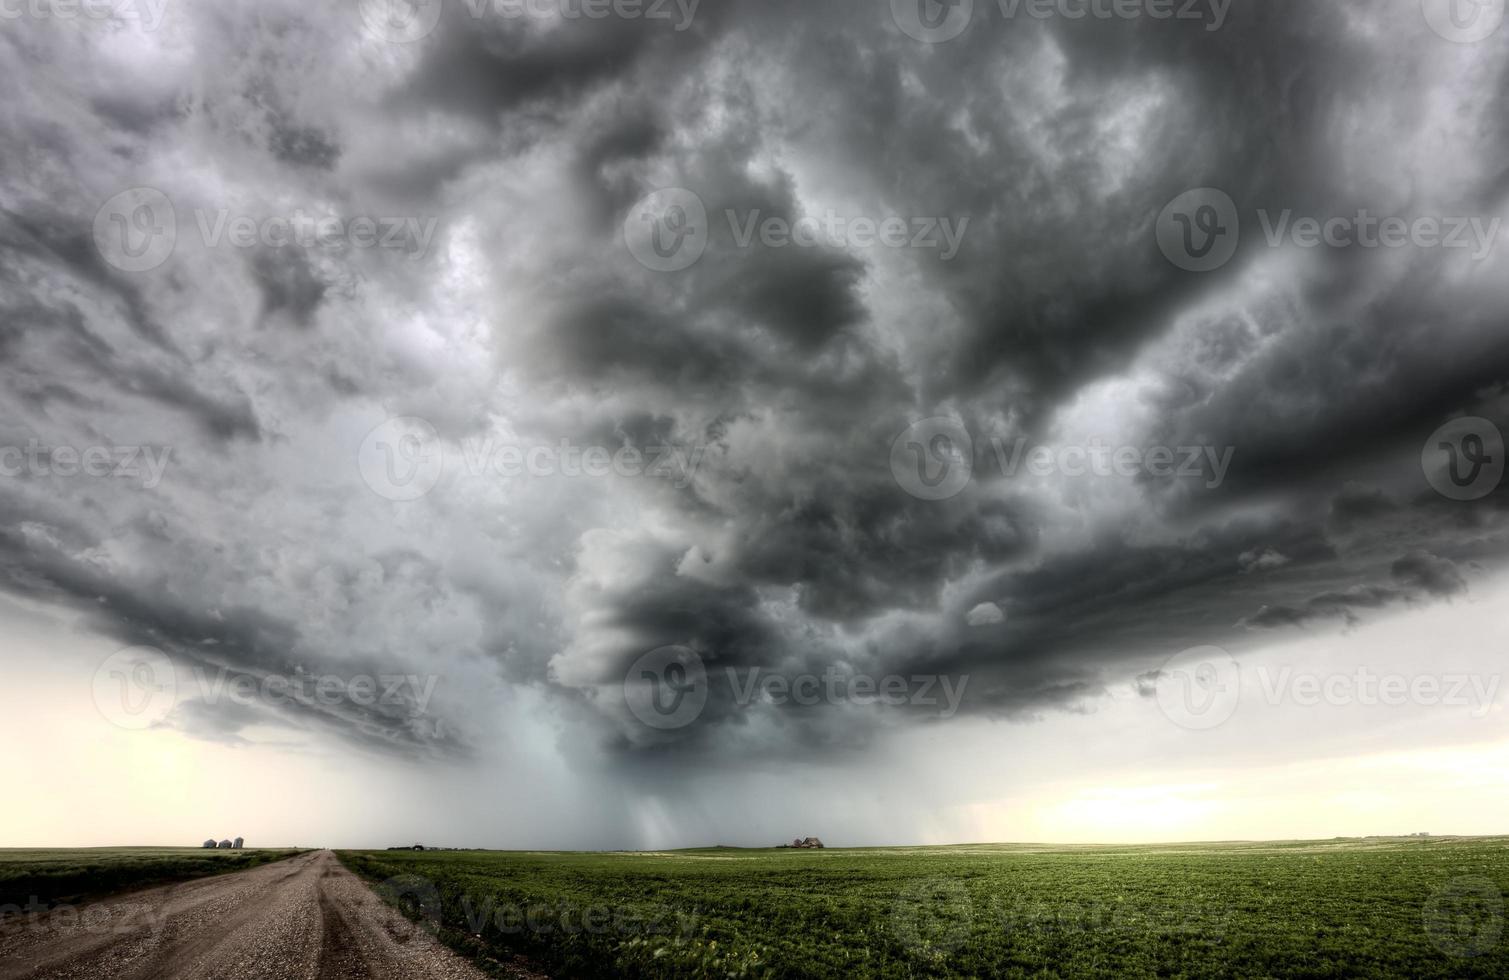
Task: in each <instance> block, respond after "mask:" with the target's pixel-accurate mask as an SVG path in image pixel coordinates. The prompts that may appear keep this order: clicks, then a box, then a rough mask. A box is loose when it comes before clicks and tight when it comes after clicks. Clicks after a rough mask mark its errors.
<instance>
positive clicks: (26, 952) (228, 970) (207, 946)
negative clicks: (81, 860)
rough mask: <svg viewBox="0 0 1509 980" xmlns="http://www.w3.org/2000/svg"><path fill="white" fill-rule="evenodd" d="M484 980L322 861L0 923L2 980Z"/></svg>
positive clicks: (319, 856) (299, 860)
mask: <svg viewBox="0 0 1509 980" xmlns="http://www.w3.org/2000/svg"><path fill="white" fill-rule="evenodd" d="M22 977H25V978H43V977H48V978H63V977H68V978H78V980H201V978H202V980H263V978H267V980H271V978H279V980H295V978H297V980H356V978H363V977H374V978H381V980H410V978H415V980H422V978H431V977H434V978H447V980H452V978H454V980H483V978H484V974H483V973H481V972H480V971H479V970H477V969H476V968H474V967H473V966H471V964H469V963H467V962H465V961H464V960H462V959H461V958H460V957H458V956H456V955H455V954H454V953H452V952H450V951H449V950H447V949H446V948H445V947H443V946H441V945H440V943H438V942H437V941H436V940H435V939H433V938H432V937H431V936H430V935H429V934H428V933H426V932H425V931H424V930H423V929H421V928H419V927H418V926H415V925H414V924H413V923H411V922H409V920H408V919H405V918H404V917H403V916H401V915H399V914H398V913H397V912H395V911H394V910H393V909H391V908H389V907H388V906H387V905H385V904H383V902H382V900H381V899H379V898H378V897H377V896H376V895H375V894H374V893H373V892H372V890H371V889H369V888H368V887H367V886H366V885H365V884H363V883H362V882H361V881H360V880H359V879H358V878H357V877H356V876H355V875H353V874H351V872H349V871H347V870H346V869H345V868H343V867H342V866H341V865H340V863H339V862H338V861H336V859H335V855H334V854H332V853H330V852H329V851H319V852H316V853H313V854H304V855H300V856H299V857H296V858H291V859H289V860H287V861H279V862H278V863H276V864H268V865H263V866H262V867H259V868H254V869H252V870H250V871H242V872H239V873H236V874H228V875H222V876H220V877H216V878H201V879H199V880H197V881H190V882H187V883H185V884H180V885H170V886H168V887H165V888H154V889H151V890H149V891H141V892H134V893H132V894H129V895H123V896H120V897H118V898H113V899H107V900H105V901H102V902H97V903H94V904H91V905H87V906H84V907H82V908H80V909H67V908H65V909H59V910H55V911H53V912H49V913H45V914H39V915H22V916H21V917H19V918H17V917H12V918H11V919H9V920H7V921H5V922H4V923H0V980H13V978H16V980H19V978H22Z"/></svg>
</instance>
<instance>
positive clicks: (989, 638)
mask: <svg viewBox="0 0 1509 980" xmlns="http://www.w3.org/2000/svg"><path fill="white" fill-rule="evenodd" d="M1503 7H1504V4H1503V0H1489V2H1486V3H1477V2H1475V0H1463V2H1460V3H1454V2H1452V0H1441V2H1439V3H1438V2H1436V0H1423V2H1422V0H1328V2H1326V3H1315V2H1310V0H1305V2H1298V0H1296V2H1287V0H1283V2H1280V0H1265V2H1254V0H1231V2H1227V0H1176V2H1172V3H1169V2H1160V0H1146V2H1140V0H1139V2H1133V0H1122V2H1119V3H1113V2H1111V0H1094V2H1081V0H1062V2H1052V3H1049V2H1028V0H1022V2H1021V3H1020V4H1018V3H1016V2H1014V0H1001V2H999V3H998V2H997V0H973V2H972V3H971V2H970V0H954V2H953V3H950V4H940V3H937V2H935V0H829V2H823V3H811V2H795V0H758V2H755V0H749V2H733V0H703V2H702V3H700V4H699V3H695V2H693V0H667V2H664V3H662V2H660V0H644V2H643V3H631V2H628V0H617V2H609V0H602V2H601V3H599V2H597V0H531V2H530V3H528V4H525V3H523V2H522V0H501V2H497V3H491V2H488V0H444V2H443V3H442V0H426V2H422V3H418V4H414V3H408V2H406V0H395V2H392V3H389V2H385V0H384V2H378V0H373V2H357V0H342V2H339V3H332V4H314V5H311V4H308V3H302V2H293V0H259V2H255V3H251V2H247V3H232V4H225V3H209V2H189V0H112V3H111V4H110V5H107V6H90V7H88V8H75V7H72V6H69V5H67V4H57V3H50V2H47V0H14V2H11V3H9V4H8V5H6V4H0V68H3V71H4V75H5V77H6V78H7V79H9V80H10V82H11V84H10V85H9V86H8V97H7V100H6V107H5V110H4V111H3V112H0V304H3V314H0V398H3V410H0V471H3V475H0V515H3V516H0V636H3V637H4V638H5V654H4V656H5V662H6V666H7V668H8V671H7V680H8V683H6V684H5V685H4V686H3V688H4V689H3V691H0V737H3V738H4V739H5V741H6V742H7V744H10V745H12V746H23V747H24V748H25V751H24V752H22V753H19V754H18V753H14V752H12V753H7V761H6V762H5V763H0V766H4V767H7V768H8V767H19V769H20V773H19V782H18V781H17V779H15V778H11V777H10V776H7V777H6V778H5V782H6V785H8V786H17V785H19V786H21V787H23V788H24V790H25V796H26V801H27V805H26V806H22V807H12V808H6V809H7V812H5V813H3V814H0V846H4V845H35V844H93V843H112V842H114V843H182V842H189V843H194V842H197V841H198V840H200V839H203V838H204V837H205V836H210V835H214V836H217V837H222V836H235V835H238V834H239V835H244V836H245V837H246V838H247V839H248V841H249V842H250V843H300V844H332V845H339V844H354V845H382V844H388V843H400V842H406V841H411V840H415V839H418V840H424V841H427V842H431V843H438V844H455V845H477V846H493V847H583V848H599V847H614V848H617V847H670V846H691V845H696V844H706V843H715V842H724V843H742V844H759V843H771V842H774V841H777V840H783V839H790V838H791V837H793V836H806V835H809V834H816V835H818V836H821V837H823V838H824V839H825V840H826V841H828V842H829V843H830V844H831V843H840V844H842V843H855V844H861V843H911V842H944V841H960V840H1013V839H1032V840H1064V841H1071V840H1072V841H1080V840H1112V841H1114V840H1164V839H1193V838H1207V839H1208V838H1226V837H1288V836H1309V835H1314V836H1331V835H1338V834H1367V833H1408V832H1413V831H1419V830H1433V831H1437V832H1464V833H1465V832H1497V831H1502V830H1503V827H1502V825H1501V824H1496V823H1495V822H1494V812H1495V808H1497V813H1498V815H1499V816H1500V817H1501V816H1502V813H1503V808H1502V802H1503V799H1504V793H1505V792H1506V790H1509V784H1506V782H1505V778H1506V777H1505V775H1504V773H1505V772H1509V730H1506V727H1505V722H1506V719H1509V713H1506V712H1505V709H1504V706H1503V705H1504V701H1505V700H1509V693H1506V692H1501V691H1499V689H1498V688H1499V683H1498V681H1499V672H1500V671H1501V670H1502V667H1503V664H1504V662H1505V660H1504V651H1505V650H1506V649H1509V635H1506V634H1509V626H1506V624H1505V617H1504V616H1503V611H1504V609H1505V607H1506V604H1509V580H1506V577H1505V575H1504V572H1505V569H1504V562H1503V559H1502V557H1501V556H1503V555H1504V554H1505V553H1506V547H1509V538H1506V521H1505V510H1506V506H1509V490H1504V489H1501V488H1499V486H1498V483H1499V480H1500V478H1501V477H1502V475H1503V469H1504V446H1503V438H1502V436H1501V434H1500V432H1501V429H1502V428H1503V427H1504V426H1505V425H1506V424H1509V389H1506V388H1505V383H1506V381H1509V334H1506V333H1505V331H1504V329H1503V328H1504V322H1503V311H1504V310H1505V309H1506V308H1509V306H1506V301H1509V241H1500V240H1499V239H1500V238H1501V237H1503V235H1502V234H1501V233H1502V231H1503V229H1502V227H1501V224H1502V221H1503V219H1504V217H1505V216H1506V211H1509V171H1506V170H1505V165H1504V160H1505V159H1509V152H1506V150H1509V129H1506V119H1509V116H1506V114H1505V112H1504V107H1503V103H1502V99H1501V92H1502V91H1503V90H1504V88H1505V85H1506V84H1509V78H1506V76H1505V67H1506V65H1509V61H1506V54H1509V28H1505V29H1500V27H1501V21H1502V20H1503ZM1401 692H1402V693H1401Z"/></svg>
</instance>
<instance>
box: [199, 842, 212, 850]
mask: <svg viewBox="0 0 1509 980" xmlns="http://www.w3.org/2000/svg"><path fill="white" fill-rule="evenodd" d="M200 846H202V847H205V848H207V849H209V850H211V851H213V850H214V849H215V841H214V840H213V839H210V840H207V841H205V842H204V843H203V844H202V845H200Z"/></svg>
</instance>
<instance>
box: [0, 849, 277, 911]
mask: <svg viewBox="0 0 1509 980" xmlns="http://www.w3.org/2000/svg"><path fill="white" fill-rule="evenodd" d="M298 853H299V852H298V851H297V850H287V849H284V850H277V849H265V850H264V849H261V848H249V849H245V850H239V851H229V850H227V851H221V850H213V851H212V850H206V849H204V848H198V847H81V848H69V849H63V850H13V849H0V912H15V911H17V910H28V909H35V908H38V907H48V906H54V905H59V904H63V903H74V902H79V901H81V900H84V899H88V898H94V897H98V896H101V895H107V894H110V893H112V892H119V891H126V890H128V889H136V888H147V887H150V886H152V885H161V884H166V883H168V882H172V881H182V880H185V879H188V878H202V877H204V876H205V875H217V874H224V873H225V872H227V871H244V870H246V869H247V868H254V867H256V866H257V865H259V864H266V863H267V862H269V861H280V860H282V859H283V858H286V857H292V856H293V855H295V854H298Z"/></svg>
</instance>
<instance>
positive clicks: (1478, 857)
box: [338, 838, 1509, 978]
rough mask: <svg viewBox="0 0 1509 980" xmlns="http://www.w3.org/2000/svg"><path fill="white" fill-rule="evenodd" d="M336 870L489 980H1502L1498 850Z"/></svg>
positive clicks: (362, 861) (808, 858) (1451, 844)
mask: <svg viewBox="0 0 1509 980" xmlns="http://www.w3.org/2000/svg"><path fill="white" fill-rule="evenodd" d="M338 856H339V857H340V859H341V860H342V861H343V862H344V863H345V864H346V866H347V867H349V868H350V869H351V870H353V871H355V872H356V873H358V874H360V875H362V876H363V877H365V878H367V879H368V880H370V881H372V882H374V883H377V885H378V892H379V894H383V895H384V896H385V897H386V898H387V899H388V900H389V901H391V902H393V903H394V904H396V905H398V906H399V907H400V908H402V909H403V910H404V911H405V912H406V914H408V915H409V916H410V917H411V918H413V919H415V920H416V921H419V922H421V923H422V924H424V925H426V926H427V927H429V928H431V929H432V931H434V932H436V933H437V934H438V935H439V936H440V937H441V938H442V939H443V940H445V941H446V942H448V943H450V944H451V945H452V946H453V947H455V948H457V949H458V950H460V951H462V952H465V953H468V954H470V955H472V956H473V958H475V959H476V960H477V961H478V962H479V963H481V964H482V965H483V966H484V967H488V966H491V967H492V968H493V969H494V971H495V972H498V973H499V974H500V975H502V973H503V972H504V971H503V970H502V968H501V967H499V966H498V964H499V963H508V962H510V961H511V960H517V959H519V958H520V957H522V958H525V959H527V961H528V962H529V963H532V964H534V965H536V966H538V967H539V968H541V969H544V970H547V971H550V972H552V973H554V974H557V975H562V976H573V977H578V976H579V977H609V976H613V977H621V976H622V977H685V976H697V977H741V976H751V977H755V976H757V977H782V978H784V977H829V976H839V975H861V976H874V977H897V978H901V977H967V976H979V977H984V976H991V977H1051V976H1125V977H1192V978H1193V977H1270V976H1271V977H1313V978H1320V977H1331V978H1336V977H1404V976H1408V977H1498V978H1501V977H1509V935H1506V934H1505V928H1504V898H1503V896H1504V895H1505V894H1509V838H1432V839H1427V840H1420V839H1406V838H1367V839H1348V840H1334V841H1310V842H1298V841H1297V842H1281V843H1230V844H1191V845H1172V846H1168V845H1160V846H1147V847H1044V846H1035V845H966V846H959V847H921V848H864V849H859V848H856V849H844V848H829V849H827V850H821V851H806V850H781V849H769V850H764V849H737V848H712V849H703V850H686V851H667V852H656V853H552V852H496V851H492V852H489V851H439V852H436V851H427V852H411V851H360V852H352V851H346V852H338Z"/></svg>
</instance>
